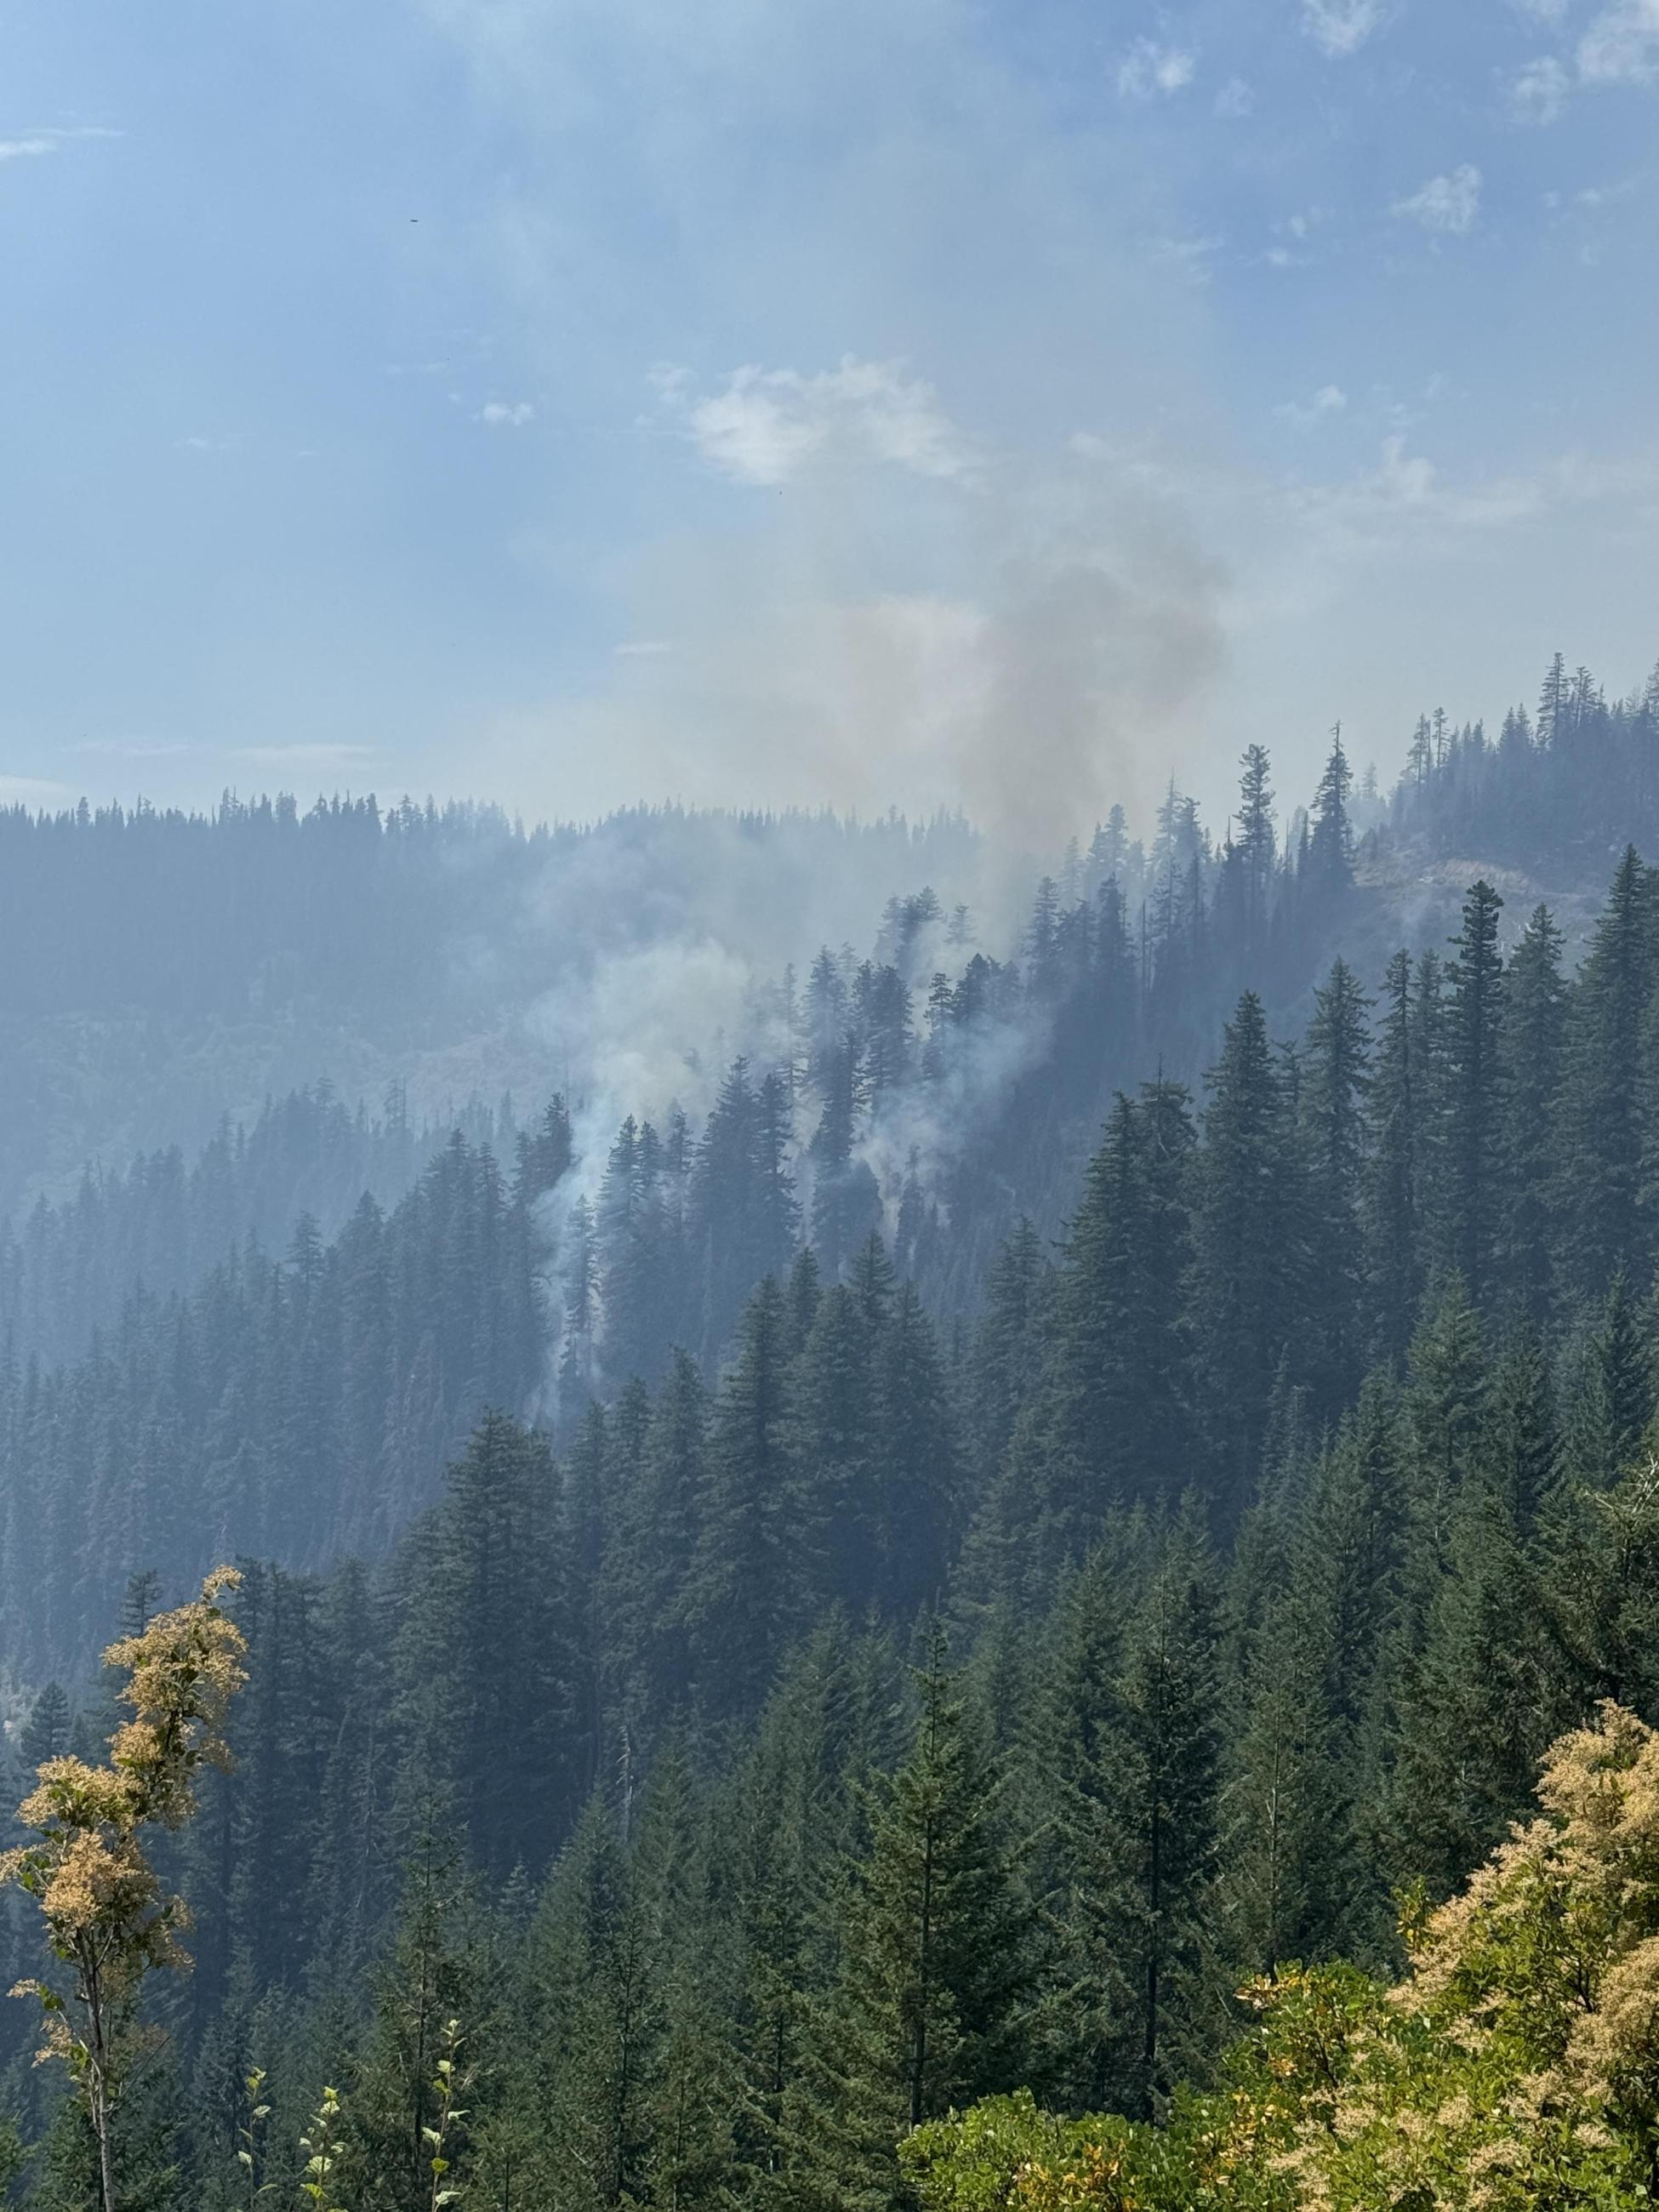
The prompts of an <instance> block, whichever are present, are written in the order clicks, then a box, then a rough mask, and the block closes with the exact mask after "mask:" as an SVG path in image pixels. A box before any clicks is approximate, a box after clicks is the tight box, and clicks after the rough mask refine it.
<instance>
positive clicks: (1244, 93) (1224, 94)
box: [1215, 76, 1255, 121]
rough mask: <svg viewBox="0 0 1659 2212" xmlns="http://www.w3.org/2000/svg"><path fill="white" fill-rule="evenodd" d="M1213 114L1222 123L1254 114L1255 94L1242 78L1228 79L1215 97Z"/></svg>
mask: <svg viewBox="0 0 1659 2212" xmlns="http://www.w3.org/2000/svg"><path fill="white" fill-rule="evenodd" d="M1215 112H1216V113H1217V114H1218V116H1220V117H1221V118H1222V119H1223V120H1224V121H1228V120H1235V121H1236V120H1237V119H1238V118H1241V117H1243V116H1246V115H1254V114H1255V92H1254V91H1253V90H1252V88H1250V86H1249V84H1247V83H1246V82H1245V81H1244V79H1243V77H1242V76H1235V77H1229V79H1228V80H1227V82H1226V83H1225V84H1224V85H1223V86H1222V88H1221V89H1220V91H1219V92H1218V93H1217V94H1216V96H1215Z"/></svg>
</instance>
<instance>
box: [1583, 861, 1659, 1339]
mask: <svg viewBox="0 0 1659 2212" xmlns="http://www.w3.org/2000/svg"><path fill="white" fill-rule="evenodd" d="M1653 904H1654V901H1653V887H1652V883H1651V879H1650V876H1649V872H1648V871H1647V870H1646V869H1645V868H1644V866H1643V865H1642V863H1641V861H1640V860H1638V858H1637V855H1636V852H1635V848H1633V847H1632V848H1630V849H1629V850H1627V851H1626V854H1625V857H1624V859H1623V860H1621V861H1620V865H1619V871H1618V873H1617V875H1616V876H1615V877H1614V878H1613V890H1612V894H1611V896H1610V898H1609V901H1608V903H1607V909H1606V911H1605V912H1604V913H1603V915H1601V920H1600V921H1598V922H1597V923H1596V925H1595V938H1594V940H1593V942H1592V944H1591V947H1590V951H1589V958H1588V959H1587V960H1586V961H1585V963H1584V965H1583V969H1582V971H1581V973H1580V975H1579V979H1578V984H1577V989H1576V990H1575V992H1574V994H1573V1000H1572V1014H1571V1023H1570V1024H1569V1032H1568V1044H1567V1073H1566V1081H1565V1095H1564V1098H1563V1113H1564V1117H1565V1127H1567V1128H1569V1129H1570V1130H1571V1132H1572V1142H1571V1145H1569V1146H1567V1147H1566V1149H1565V1154H1564V1157H1563V1160H1562V1166H1561V1176H1562V1181H1561V1205H1562V1219H1563V1224H1564V1226H1565V1246H1566V1249H1565V1253H1564V1255H1563V1258H1564V1262H1565V1274H1566V1280H1567V1283H1568V1285H1569V1287H1570V1289H1571V1291H1573V1292H1574V1293H1576V1294H1577V1296H1578V1297H1601V1296H1602V1295H1603V1294H1604V1293H1605V1291H1607V1287H1608V1285H1609V1284H1610V1283H1611V1282H1612V1280H1613V1277H1614V1275H1615V1274H1617V1273H1619V1271H1620V1268H1624V1269H1625V1270H1626V1272H1628V1273H1630V1274H1632V1276H1634V1277H1635V1278H1636V1279H1638V1280H1644V1279H1645V1277H1646V1272H1647V1261H1648V1258H1649V1254H1650V1236H1649V1232H1648V1230H1647V1228H1646V1226H1645V1212H1644V1206H1643V1202H1642V1119H1641V1032H1642V1020H1643V1015H1644V1011H1645V1008H1646V1005H1647V1001H1648V998H1649V996H1650V963H1651V957H1652V942H1653Z"/></svg>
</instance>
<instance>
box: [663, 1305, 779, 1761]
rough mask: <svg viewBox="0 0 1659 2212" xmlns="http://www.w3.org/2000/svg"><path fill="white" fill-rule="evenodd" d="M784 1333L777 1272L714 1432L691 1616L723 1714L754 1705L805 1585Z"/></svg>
mask: <svg viewBox="0 0 1659 2212" xmlns="http://www.w3.org/2000/svg"><path fill="white" fill-rule="evenodd" d="M787 1325H788V1315H787V1308H786V1306H785V1304H784V1299H783V1292H782V1291H781V1289H780V1287H779V1285H778V1284H777V1282H776V1280H775V1279H774V1278H772V1277H770V1276H769V1277H768V1278H767V1279H766V1281H765V1282H763V1284H762V1285H761V1286H760V1288H759V1290H757V1291H756V1293H755V1295H754V1297H752V1298H751V1299H750V1303H749V1306H748V1310H747V1311H746V1312H745V1314H744V1320H743V1327H742V1330H741V1334H740V1338H739V1345H738V1357H737V1360H736V1362H735V1364H733V1366H732V1369H731V1370H730V1372H729V1373H728V1374H727V1376H726V1379H725V1381H724V1382H723V1383H722V1384H721V1386H720V1395H719V1396H718V1398H717V1399H716V1401H715V1404H714V1417H713V1419H712V1422H711V1425H710V1431H709V1440H708V1459H707V1462H706V1469H705V1474H704V1480H703V1493H702V1506H701V1511H700V1517H699V1530H698V1537H697V1545H696V1552H695V1553H694V1556H693V1559H692V1562H691V1571H690V1577H689V1578H688V1581H687V1584H686V1589H685V1596H684V1617H685V1622H686V1627H687V1630H688V1632H689V1634H690V1646H691V1657H692V1664H693V1667H694V1668H695V1670H696V1682H697V1687H698V1691H699V1694H700V1696H701V1698H702V1700H703V1703H704V1706H705V1709H706V1710H707V1711H708V1712H709V1713H710V1714H711V1715H713V1716H715V1717H721V1718H725V1717H735V1716H736V1715H737V1714H738V1713H740V1712H742V1711H745V1710H746V1709H750V1708H752V1706H753V1705H755V1704H756V1703H757V1701H758V1698H759V1696H760V1695H761V1694H762V1692H763V1686H764V1685H765V1684H766V1682H767V1681H769V1679H770V1677H771V1673H772V1669H773V1667H774V1666H775V1663H776V1662H777V1659H778V1657H779V1656H780V1654H781V1650H782V1649H783V1646H784V1643H785V1641H786V1638H787V1634H788V1632H789V1630H790V1628H791V1626H793V1624H794V1621H795V1618H796V1614H795V1607H796V1605H797V1603H798V1601H799V1596H800V1594H801V1589H802V1566H803V1562H802V1559H801V1550H800V1547H801V1541H802V1535H803V1529H802V1516H801V1510H800V1507H801V1491H800V1481H799V1469H798V1468H797V1466H796V1463H795V1460H794V1455H793V1453H792V1451H791V1450H790V1448H789V1431H790V1379H789V1365H788V1359H787Z"/></svg>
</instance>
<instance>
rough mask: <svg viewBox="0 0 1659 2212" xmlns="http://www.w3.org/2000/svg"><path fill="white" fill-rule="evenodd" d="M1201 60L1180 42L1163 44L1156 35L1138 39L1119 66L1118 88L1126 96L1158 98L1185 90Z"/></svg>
mask: <svg viewBox="0 0 1659 2212" xmlns="http://www.w3.org/2000/svg"><path fill="white" fill-rule="evenodd" d="M1197 67H1198V64H1197V62H1196V60H1195V58H1194V56H1193V55H1191V54H1189V53H1187V52H1183V51H1182V48H1180V47H1179V46H1159V45H1158V42H1157V40H1153V39H1137V40H1136V41H1135V43H1134V45H1133V46H1131V47H1130V49H1129V51H1128V52H1127V54H1126V55H1125V56H1124V57H1123V59H1122V61H1121V63H1120V64H1119V66H1118V72H1117V88H1118V91H1119V93H1120V94H1121V96H1122V98H1123V99H1125V100H1157V99H1158V98H1160V97H1167V96H1168V95H1169V94H1170V93H1175V92H1184V91H1185V90H1186V89H1187V87H1188V85H1189V84H1190V83H1191V82H1192V81H1193V76H1194V72H1195V71H1196V70H1197Z"/></svg>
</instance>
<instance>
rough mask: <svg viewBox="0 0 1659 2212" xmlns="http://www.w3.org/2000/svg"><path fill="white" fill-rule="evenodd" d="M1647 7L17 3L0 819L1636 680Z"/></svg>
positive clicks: (1021, 786) (622, 783) (691, 795)
mask: <svg viewBox="0 0 1659 2212" xmlns="http://www.w3.org/2000/svg"><path fill="white" fill-rule="evenodd" d="M1656 124H1659V0H1397V4H1389V0H1211V4H1203V0H1200V3H1199V4H1188V5H1175V4H1171V5H1169V6H1165V7H1161V8H1160V7H1152V6H1146V5H1142V4H1139V0H1092V4H1087V5H1085V4H1079V0H1019V4H1017V5H1016V4H1012V0H997V4H985V3H984V0H981V4H977V5H970V4H967V0H833V4H832V0H350V4H349V5H347V6H341V5H339V4H338V0H334V4H331V5H323V4H320V0H278V3H277V4H276V5H274V6H272V5H270V4H265V5H262V6H258V7H256V6H254V5H252V4H248V0H169V5H168V6H167V8H166V9H134V8H132V7H131V5H130V4H125V0H122V4H116V0H77V4H76V6H75V7H73V8H66V7H64V6H63V5H62V4H61V0H20V4H19V5H16V6H15V7H14V8H13V9H11V10H10V11H9V15H8V19H7V21H6V24H5V25H4V27H0V284H3V293H0V298H3V325H0V332H3V343H0V410H3V421H4V423H5V435H4V438H3V441H0V665H3V668H4V671H5V680H4V684H3V687H0V793H4V794H7V795H10V796H14V797H15V796H20V795H21V796H22V797H25V798H27V799H32V800H38V801H40V802H43V803H56V802H57V801H58V799H62V798H64V797H66V796H69V795H72V794H77V793H80V792H82V791H83V790H84V791H86V792H88V793H90V794H91V795H92V796H93V797H94V798H100V797H110V796H115V795H119V796H122V797H124V798H125V797H131V795H133V794H134V793H137V792H139V791H141V790H142V791H143V792H145V793H149V794H150V795H152V796H154V797H155V798H157V799H190V800H196V801H209V800H210V799H213V798H214V797H215V796H216V794H217V793H218V792H219V791H220V790H221V789H222V788H223V787H227V786H233V787H236V788H239V789H240V790H242V791H248V790H252V789H257V788H260V787H269V786H274V785H278V784H281V785H285V786H292V787H295V788H297V789H298V790H300V791H301V793H302V794H307V795H309V794H311V793H315V792H316V791H317V790H319V789H334V788H346V787H349V788H352V789H356V790H362V789H366V788H370V787H373V788H374V789H377V790H379V791H380V792H381V793H385V794H395V793H400V792H402V791H404V789H410V790H413V791H415V792H416V793H425V792H427V791H428V790H431V791H435V792H437V793H440V794H445V793H462V792H477V793H484V794H487V795H489V796H491V797H494V798H498V799H502V800H504V801H506V802H507V804H508V805H513V806H517V807H519V808H520V809H522V810H523V811H525V812H526V813H528V814H557V815H561V816H564V817H571V816H577V817H580V816H586V815H587V814H590V813H592V811H595V810H598V809H600V808H603V807H605V806H608V805H613V804H616V803H618V802H621V801H623V800H626V799H632V798H659V797H665V796H669V795H674V796H681V797H684V798H687V799H696V800H702V801H715V800H730V801H757V800H758V801H766V802H779V801H787V800H809V801H811V800H829V801H831V802H834V803H836V804H838V805H853V806H857V807H859V808H860V809H861V810H863V811H870V810H871V809H874V808H882V807H884V806H885V805H888V804H890V803H897V804H900V805H905V806H907V807H916V806H919V805H927V804H930V803H933V802H938V801H943V802H945V803H957V802H960V803H965V804H966V805H969V807H970V808H971V809H972V810H973V811H975V813H976V814H977V815H979V816H981V817H982V818H984V819H986V820H987V822H989V823H994V824H996V825H997V826H998V827H1000V828H1003V829H1007V830H1008V831H1010V832H1011V833H1012V834H1017V835H1018V836H1021V837H1022V838H1024V839H1025V840H1026V841H1027V842H1039V843H1040V842H1044V841H1047V840H1049V839H1052V838H1053V837H1054V836H1057V835H1059V834H1060V833H1061V832H1062V831H1063V830H1064V829H1065V828H1066V827H1068V826H1069V825H1070V824H1071V823H1073V822H1075V821H1085V822H1086V820H1087V819H1088V818H1089V817H1091V814H1092V813H1093V812H1094V811H1095V810H1097V808H1098V807H1099V806H1101V805H1103V804H1105V803H1107V802H1108V801H1109V799H1111V798H1112V797H1114V796H1120V795H1121V796H1122V797H1123V798H1125V799H1127V801H1128V802H1129V803H1130V804H1131V805H1133V806H1135V807H1137V808H1144V806H1145V805H1146V803H1147V801H1148V799H1149V798H1150V796H1151V794H1152V793H1153V792H1154V790H1155V789H1156V787H1157V786H1158V784H1159V782H1160V781H1162V779H1163V777H1164V775H1165V774H1166V772H1167V770H1168V769H1169V768H1170V765H1171V764H1174V765H1175V766H1176V768H1177V769H1179V771H1180V773H1181V774H1182V777H1183V778H1184V779H1185V780H1186V781H1188V784H1189V785H1191V786H1192V787H1196V788H1197V789H1198V790H1199V791H1200V793H1201V795H1203V796H1204V797H1205V798H1206V801H1207V802H1208V803H1209V804H1210V805H1211V806H1212V811H1214V812H1215V813H1217V814H1219V813H1220V812H1221V811H1225V803H1226V802H1225V793H1226V791H1227V789H1228V788H1229V787H1230V784H1231V773H1232V765H1231V764H1232V762H1233V760H1234V758H1235V757H1236V756H1237V752H1238V751H1239V750H1240V749H1241V747H1242V746H1243V744H1245V743H1247V742H1249V741H1250V740H1251V739H1253V738H1262V739H1264V740H1265V741H1266V742H1267V743H1268V744H1271V745H1272V746H1273V750H1274V753H1275V757H1276V758H1277V760H1278V762H1279V785H1280V788H1281V791H1282V792H1283V793H1285V796H1286V797H1287V798H1289V797H1292V796H1297V795H1300V793H1301V791H1302V789H1303V787H1305V786H1306V785H1307V784H1308V783H1309V782H1310V780H1311V777H1312V775H1313V773H1314V771H1315V766H1316V760H1317V757H1318V755H1319V753H1320V750H1321V749H1322V740H1323V732H1325V731H1326V730H1327V729H1328V726H1329V725H1330V723H1331V721H1332V720H1334V718H1335V717H1336V716H1337V715H1339V714H1340V715H1341V716H1342V717H1343V719H1344V720H1345V723H1346V726H1348V728H1349V729H1350V731H1351V732H1352V733H1353V734H1354V742H1355V745H1356V748H1357V750H1358V752H1359V753H1360V755H1361V757H1376V759H1377V760H1378V761H1379V762H1380V763H1382V764H1383V767H1384V769H1385V770H1390V771H1391V770H1392V769H1393V767H1394V766H1395V764H1396V763H1397V760H1398V757H1399V756H1400V754H1401V750H1402V749H1403V744H1404V741H1405V737H1406V735H1407V732H1408V728H1409V724H1410V721H1411V720H1412V719H1413V718H1414V716H1415V714H1416V713H1417V712H1418V711H1419V708H1423V707H1431V706H1434V705H1436V704H1441V703H1443V704H1444V705H1445V706H1446V707H1447V708H1449V710H1450V711H1451V712H1453V713H1454V714H1457V715H1459V716H1460V717H1461V716H1462V715H1464V714H1478V713H1483V712H1484V713H1487V714H1494V713H1499V712H1501V711H1502V708H1504V705H1505V704H1506V703H1507V702H1509V701H1510V698H1511V697H1513V696H1516V694H1517V693H1519V692H1523V691H1525V692H1529V691H1531V690H1534V689H1535V686H1536V679H1537V676H1538V673H1539V671H1540V668H1541V664H1542V661H1543V659H1544V658H1545V657H1546V656H1547V653H1550V652H1551V651H1553V650H1554V649H1555V647H1557V645H1558V644H1559V646H1560V647H1561V648H1562V649H1563V650H1564V651H1565V652H1566V653H1568V654H1569V656H1570V657H1571V659H1573V660H1575V661H1577V660H1581V659H1582V660H1584V661H1587V662H1589V664H1590V665H1592V666H1593V667H1595V668H1596V669H1597V671H1598V672H1600V673H1601V674H1602V675H1603V676H1604V678H1606V679H1607V682H1608V684H1610V685H1611V686H1612V687H1613V688H1614V689H1616V690H1624V689H1627V688H1629V687H1630V686H1632V685H1633V684H1637V683H1638V682H1639V681H1640V680H1641V679H1642V678H1643V676H1644V673H1645V671H1646V669H1647V667H1648V666H1649V665H1651V662H1652V660H1653V658H1654V656H1655V654H1656V653H1659V605H1656V592H1655V590H1654V580H1655V577H1656V574H1659V559H1656V555H1659V419H1656V418H1659V403H1656V398H1655V394H1656V390H1659V379H1656V376H1655V372H1654V362H1655V359H1656V341H1659V288H1656V285H1655V283H1654V276H1655V259H1656V257H1655V248H1656V245H1659V221H1656V212H1659V137H1656Z"/></svg>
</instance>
